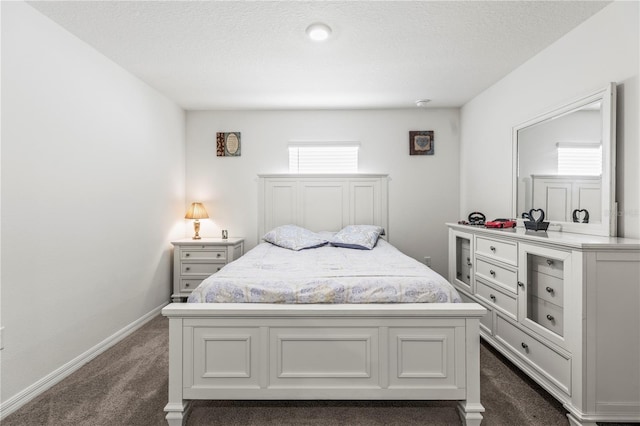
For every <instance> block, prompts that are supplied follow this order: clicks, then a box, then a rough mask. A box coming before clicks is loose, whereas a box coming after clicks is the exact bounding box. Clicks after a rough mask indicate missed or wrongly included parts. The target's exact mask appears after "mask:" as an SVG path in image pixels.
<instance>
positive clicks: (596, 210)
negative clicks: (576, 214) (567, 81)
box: [518, 101, 602, 223]
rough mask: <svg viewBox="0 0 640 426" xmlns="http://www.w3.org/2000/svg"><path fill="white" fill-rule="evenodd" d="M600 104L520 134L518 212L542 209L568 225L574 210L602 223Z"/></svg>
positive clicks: (548, 215) (546, 122)
mask: <svg viewBox="0 0 640 426" xmlns="http://www.w3.org/2000/svg"><path fill="white" fill-rule="evenodd" d="M600 105H601V102H599V101H598V102H593V103H591V104H589V105H586V106H584V107H582V108H579V109H577V110H574V111H571V112H569V113H567V114H564V115H562V116H559V117H555V118H553V119H551V120H547V121H544V122H541V123H538V124H535V125H533V126H529V127H527V128H525V129H521V130H520V131H519V132H518V157H519V158H518V160H519V164H518V166H519V167H518V190H519V192H518V212H519V213H520V214H522V213H523V212H528V211H529V210H530V209H533V208H544V210H545V212H546V217H547V218H548V219H549V220H552V221H560V222H570V221H572V212H573V211H574V210H575V209H579V210H582V209H586V210H587V211H589V212H590V219H589V221H590V222H591V223H599V222H601V221H602V217H601V214H600V212H601V210H602V203H601V198H602V197H601V181H602V179H601V174H602V117H601V115H600V109H601V108H600Z"/></svg>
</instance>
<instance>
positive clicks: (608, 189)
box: [512, 83, 618, 236]
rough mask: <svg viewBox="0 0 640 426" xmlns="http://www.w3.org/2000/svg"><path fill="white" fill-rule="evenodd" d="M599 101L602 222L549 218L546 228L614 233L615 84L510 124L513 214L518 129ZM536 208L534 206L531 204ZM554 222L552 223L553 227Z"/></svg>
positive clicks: (519, 221) (515, 194) (578, 231)
mask: <svg viewBox="0 0 640 426" xmlns="http://www.w3.org/2000/svg"><path fill="white" fill-rule="evenodd" d="M596 101H601V102H602V106H601V117H602V190H601V192H602V194H601V199H602V204H601V205H602V221H601V223H573V222H557V221H550V222H551V224H550V226H549V230H550V231H552V230H561V231H564V232H573V233H576V234H589V235H603V236H616V235H617V226H618V220H617V219H618V206H617V203H616V199H615V196H616V83H609V84H608V85H607V86H606V87H605V88H603V89H600V90H598V91H596V92H593V93H590V94H588V95H586V96H582V97H580V98H578V99H575V100H573V101H571V102H569V103H567V104H564V105H562V106H560V107H556V108H553V109H552V110H549V111H548V112H546V113H543V114H541V115H538V116H536V117H534V118H533V119H531V120H527V121H525V122H524V123H521V124H518V125H517V126H515V127H513V169H512V175H513V176H512V177H513V179H512V187H513V188H512V190H513V196H512V215H513V217H515V218H518V225H519V226H523V224H522V218H520V215H519V213H518V132H519V131H520V130H524V129H526V128H528V127H531V126H534V125H537V124H540V123H544V122H547V121H550V120H553V119H555V118H557V117H560V116H563V115H566V114H569V113H571V112H573V111H575V110H578V109H580V108H582V107H584V106H586V105H588V104H590V103H593V102H596ZM534 208H535V206H534ZM552 225H555V226H552ZM558 225H560V227H558Z"/></svg>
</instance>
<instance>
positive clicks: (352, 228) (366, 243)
mask: <svg viewBox="0 0 640 426" xmlns="http://www.w3.org/2000/svg"><path fill="white" fill-rule="evenodd" d="M380 235H384V228H382V227H381V226H375V225H349V226H345V227H344V228H342V230H341V231H340V232H338V233H337V234H335V235H334V236H333V237H332V238H331V239H330V240H329V242H330V243H331V245H333V246H336V247H346V248H353V249H361V250H371V249H372V248H374V247H375V245H376V243H377V242H378V238H379V237H380Z"/></svg>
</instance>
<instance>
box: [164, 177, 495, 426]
mask: <svg viewBox="0 0 640 426" xmlns="http://www.w3.org/2000/svg"><path fill="white" fill-rule="evenodd" d="M387 185H388V178H387V176H385V175H339V176H338V175H331V176H326V175H320V176H308V175H299V176H296V175H263V176H260V177H259V179H258V204H259V214H258V216H259V221H258V235H259V236H260V237H262V236H264V235H265V234H268V233H269V231H271V230H276V229H282V228H285V227H286V226H289V225H296V226H297V227H300V228H304V229H305V230H309V231H313V232H314V233H316V235H321V236H322V239H323V240H330V239H331V238H334V237H335V236H336V234H335V232H337V231H340V230H344V229H347V228H349V225H363V224H368V225H371V226H374V227H379V229H381V230H382V229H384V235H382V236H381V237H380V238H379V239H378V240H377V242H376V244H375V246H374V248H373V249H372V250H359V249H357V248H352V247H335V246H334V245H333V244H324V243H323V244H319V246H317V247H314V248H308V249H303V250H291V249H287V248H283V247H280V246H278V245H276V244H274V243H269V242H264V243H261V244H259V245H258V246H256V247H255V248H254V249H252V250H250V251H249V252H248V253H246V254H245V255H244V256H243V257H241V258H240V259H238V260H237V261H235V262H232V263H230V264H229V265H227V266H226V267H225V268H223V269H222V270H221V271H220V272H218V273H217V274H215V275H214V276H212V277H210V278H208V279H207V280H205V281H204V282H203V283H202V285H201V286H200V287H199V288H198V289H196V290H195V291H194V292H193V293H192V295H191V297H190V302H191V303H172V304H170V305H168V306H166V307H165V308H164V309H163V311H162V312H163V315H165V316H167V317H168V318H169V401H168V404H167V405H166V407H165V412H166V413H167V415H166V418H167V421H168V423H169V425H172V426H173V425H181V424H183V421H184V420H185V419H186V416H187V413H188V409H189V402H190V401H191V400H198V399H207V400H211V399H217V400H235V399H250V400H261V399H349V400H362V399H367V400H416V399H422V400H458V401H459V403H458V411H459V413H460V417H461V420H462V422H463V423H464V424H468V425H479V424H480V422H481V420H482V413H483V412H484V408H483V407H482V405H481V403H480V370H479V350H480V340H479V319H480V318H481V317H482V316H483V315H484V314H485V312H486V311H485V309H484V308H482V307H481V306H480V305H478V304H475V303H456V302H459V299H458V298H459V296H458V295H457V293H456V292H455V290H454V289H453V287H452V286H451V285H450V284H449V283H448V282H446V280H444V279H443V278H442V277H440V276H439V275H438V274H437V273H435V272H434V271H432V270H430V269H429V268H427V267H426V266H424V265H421V264H419V263H418V262H417V261H415V260H413V259H410V258H408V257H407V256H405V255H404V254H402V253H400V252H399V251H398V250H397V249H395V247H393V246H392V245H391V244H390V243H389V242H388V241H390V239H389V234H390V233H389V227H388V220H387V215H388V206H387ZM319 231H328V232H325V233H322V232H319ZM269 234H270V233H269ZM269 234H268V235H269ZM332 241H333V240H332ZM390 269H391V271H393V273H389V270H390ZM372 282H377V283H378V285H377V287H375V288H376V290H367V289H370V288H372V287H371V283H372ZM279 283H282V285H280V284H279ZM274 287H277V288H278V289H279V290H280V291H278V292H271V291H269V289H271V288H274ZM283 288H285V290H284V291H282V289H283ZM318 289H322V290H323V291H318ZM198 302H206V303H198ZM212 302H214V303H212ZM428 302H440V303H428Z"/></svg>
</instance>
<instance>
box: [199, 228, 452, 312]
mask: <svg viewBox="0 0 640 426" xmlns="http://www.w3.org/2000/svg"><path fill="white" fill-rule="evenodd" d="M320 235H323V234H320ZM327 237H330V236H328V235H327ZM461 301H462V300H461V299H460V296H459V294H458V293H457V292H456V290H455V289H454V288H453V286H452V285H451V284H450V283H449V282H448V281H447V280H446V279H445V278H443V277H442V276H441V275H439V274H438V273H437V272H435V271H433V270H432V269H430V268H428V267H427V266H425V265H423V264H422V263H420V262H418V261H417V260H415V259H412V258H410V257H409V256H407V255H405V254H403V253H401V252H400V251H399V250H398V249H397V248H395V247H394V246H392V245H391V244H389V243H388V242H387V241H385V240H383V239H379V240H378V241H377V244H376V245H375V247H373V248H372V249H371V250H354V249H351V248H342V247H334V246H331V245H324V246H321V247H317V248H311V249H305V250H300V251H294V250H290V249H285V248H282V247H279V246H277V245H274V244H271V243H268V242H265V243H261V244H259V245H258V246H256V247H255V248H254V249H252V250H250V251H249V252H247V253H246V254H245V255H244V256H243V257H241V258H240V259H238V260H236V261H234V262H232V263H230V264H228V265H226V266H225V267H224V268H222V269H221V270H220V271H219V272H217V273H216V274H214V275H212V276H210V277H209V278H207V279H206V280H204V281H203V282H202V283H201V284H200V285H199V286H198V287H197V288H196V289H195V290H194V291H193V292H192V293H191V295H190V296H189V299H188V302H190V303H290V304H296V303H297V304H304V303H341V304H342V303H448V302H453V303H459V302H461Z"/></svg>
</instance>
